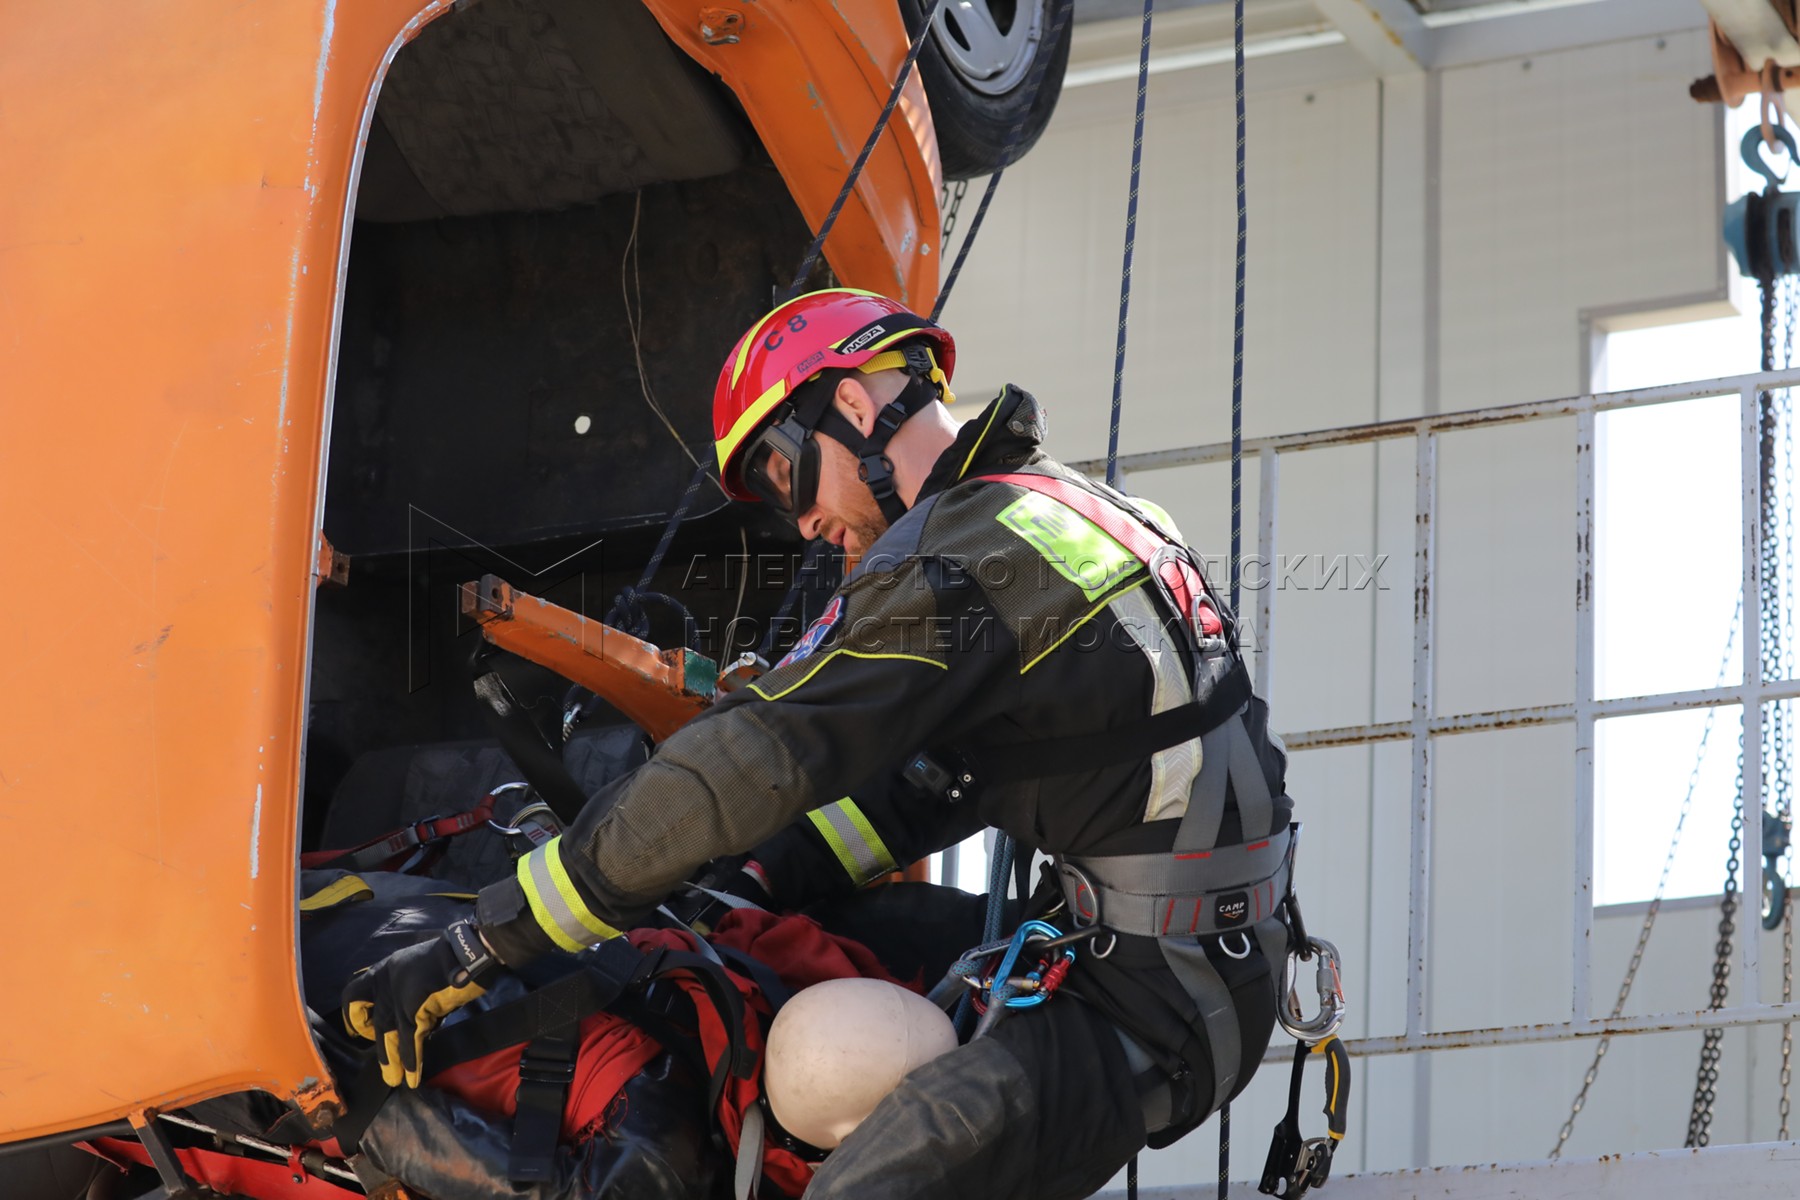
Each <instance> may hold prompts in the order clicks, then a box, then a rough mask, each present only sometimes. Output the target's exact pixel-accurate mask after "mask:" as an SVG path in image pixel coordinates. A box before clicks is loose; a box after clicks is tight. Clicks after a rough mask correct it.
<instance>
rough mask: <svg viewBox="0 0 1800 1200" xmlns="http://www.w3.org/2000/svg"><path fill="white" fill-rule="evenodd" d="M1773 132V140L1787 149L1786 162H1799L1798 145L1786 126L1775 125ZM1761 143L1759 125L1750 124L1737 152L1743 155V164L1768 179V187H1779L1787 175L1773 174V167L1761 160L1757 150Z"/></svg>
mask: <svg viewBox="0 0 1800 1200" xmlns="http://www.w3.org/2000/svg"><path fill="white" fill-rule="evenodd" d="M1774 134H1775V140H1776V141H1777V142H1779V143H1780V144H1781V146H1782V148H1783V149H1785V150H1786V151H1787V158H1788V164H1789V165H1790V166H1792V165H1793V164H1794V163H1796V162H1800V146H1796V145H1795V144H1794V135H1793V134H1791V133H1789V132H1788V130H1787V126H1785V125H1777V126H1775V130H1774ZM1762 144H1763V136H1762V127H1761V126H1760V125H1755V126H1752V127H1751V128H1749V129H1748V130H1746V131H1745V132H1744V140H1743V142H1742V144H1741V145H1740V146H1739V152H1740V153H1741V154H1742V155H1743V157H1744V165H1745V166H1746V167H1749V168H1750V169H1751V170H1752V171H1755V172H1756V173H1757V174H1758V175H1761V176H1762V177H1763V178H1764V179H1766V180H1768V181H1769V186H1770V187H1780V186H1781V185H1782V184H1783V183H1784V182H1786V180H1787V176H1785V175H1777V174H1775V168H1774V167H1771V166H1770V165H1769V164H1768V163H1767V162H1765V161H1763V156H1762V153H1761V151H1760V150H1759V147H1761V146H1762Z"/></svg>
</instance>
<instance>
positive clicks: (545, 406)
mask: <svg viewBox="0 0 1800 1200" xmlns="http://www.w3.org/2000/svg"><path fill="white" fill-rule="evenodd" d="M808 238H809V230H808V228H807V225H806V222H805V221H804V220H803V219H802V217H801V215H800V214H799V212H798V210H797V209H796V208H795V206H794V203H793V201H792V199H791V198H790V193H789V188H788V187H787V186H786V184H785V183H784V182H783V179H782V177H781V176H780V174H779V173H778V172H777V170H776V169H775V167H774V166H773V165H772V164H771V162H770V160H769V157H768V155H767V154H766V153H765V151H764V150H763V148H762V147H761V145H760V144H759V143H758V140H757V137H756V134H755V132H754V131H753V129H752V128H751V126H750V123H749V122H748V120H746V118H745V116H744V114H743V110H742V107H741V106H740V104H739V103H738V101H737V100H736V99H735V98H734V97H733V96H732V94H731V93H730V91H729V90H727V89H726V88H725V87H724V86H723V85H722V84H721V83H720V82H719V81H718V80H717V79H716V78H714V77H713V76H711V75H709V74H708V73H707V72H705V71H704V70H702V69H700V68H699V67H698V66H697V65H696V64H695V63H694V62H693V61H691V60H690V59H689V58H688V57H687V56H686V55H685V54H684V53H683V52H682V51H681V50H680V49H678V48H677V47H676V46H675V45H674V44H673V43H672V42H671V41H670V40H669V39H668V37H667V36H666V35H665V34H664V32H663V30H662V28H661V27H660V26H659V25H658V24H657V22H656V20H655V19H654V17H653V16H652V15H651V13H650V11H649V10H648V9H647V8H645V7H644V6H642V5H636V4H627V5H604V6H594V5H581V4H575V3H569V2H563V0H487V2H486V3H483V4H480V5H473V6H468V7H466V8H464V7H460V6H459V7H458V8H457V9H456V10H455V11H453V12H451V13H449V14H447V15H445V16H444V17H441V18H439V19H438V20H435V21H433V22H432V23H431V24H429V25H428V26H426V27H425V28H424V30H422V31H421V33H420V35H419V36H418V38H416V39H415V40H414V41H413V42H411V43H409V44H408V45H407V46H405V47H404V48H403V49H402V50H401V51H400V53H399V54H398V56H397V57H396V58H395V60H394V62H393V63H392V65H391V67H390V69H389V71H388V74H387V76H386V78H385V80H384V82H383V84H382V89H381V93H380V98H379V102H378V103H377V105H376V108H375V112H374V114H373V117H372V120H371V122H370V127H369V137H368V144H367V150H366V153H365V158H364V161H363V165H362V170H361V174H360V178H359V181H358V187H357V191H356V207H355V212H354V221H353V226H352V234H351V244H350V253H349V258H348V268H347V271H346V276H345V284H344V287H345V292H344V300H343V306H342V312H343V315H342V327H341V330H340V339H339V356H338V363H337V378H336V388H335V402H334V412H333V418H332V423H331V430H332V432H331V444H330V446H329V447H328V453H329V467H328V471H327V477H326V495H325V506H324V528H323V533H324V535H325V537H326V538H327V539H328V541H329V543H330V545H331V547H332V548H333V550H335V551H336V552H337V553H338V554H339V555H341V556H343V558H344V559H347V560H348V563H349V569H348V572H347V574H344V575H343V580H344V583H343V585H342V586H324V587H322V588H321V590H320V592H319V594H318V597H317V605H316V611H315V619H314V624H313V629H312V636H313V657H312V661H313V668H312V678H311V681H310V692H309V699H310V704H309V712H308V728H307V762H308V768H307V778H306V796H305V817H304V829H303V837H302V847H303V850H305V851H309V852H316V851H318V850H320V849H321V848H324V847H331V848H344V847H348V846H354V845H357V844H359V843H360V842H362V841H365V840H367V839H368V838H370V837H374V836H376V835H379V834H382V833H385V832H387V831H389V830H392V829H396V828H399V827H400V826H402V825H404V824H407V823H409V822H414V821H418V820H422V819H424V818H426V817H430V816H435V815H439V814H442V813H453V812H460V811H465V810H468V809H470V808H471V807H472V806H473V805H474V804H475V803H476V802H477V801H478V800H479V799H480V797H481V796H482V794H483V793H484V792H485V791H486V790H488V789H490V788H492V787H494V786H495V785H498V784H503V783H506V782H511V781H514V780H517V779H518V778H519V770H518V768H517V767H516V766H515V765H513V764H512V763H511V762H510V761H509V759H508V757H507V756H506V754H505V753H504V752H503V751H502V750H501V749H500V748H499V747H498V746H497V745H495V744H494V740H493V738H494V730H493V729H492V727H491V726H490V725H489V724H488V722H487V719H486V718H485V717H484V711H483V706H482V705H481V703H480V702H479V701H478V700H477V698H476V695H475V691H474V689H473V687H472V685H471V668H470V662H471V658H472V657H473V656H474V655H475V653H476V651H477V650H478V649H480V648H481V647H482V645H483V640H484V639H483V638H482V636H481V633H480V631H479V629H478V627H477V623H476V622H475V621H474V620H471V619H470V618H469V617H467V616H465V615H464V613H463V611H462V604H461V601H460V593H459V589H460V587H461V585H463V584H465V583H469V582H471V581H477V580H480V579H482V578H483V577H484V576H493V577H496V578H498V579H500V580H503V581H505V582H506V583H507V584H510V585H511V586H512V587H513V588H514V589H517V591H518V592H521V593H525V594H527V595H530V596H533V597H538V598H542V599H546V600H549V601H551V602H553V603H555V604H557V605H559V606H561V607H562V608H565V609H567V610H569V611H571V612H573V613H577V614H580V615H582V616H584V617H586V618H588V619H589V620H590V621H596V622H597V621H601V620H604V619H605V618H606V617H607V614H608V611H609V609H610V608H611V606H612V601H613V598H614V596H615V595H616V594H618V593H619V591H620V590H621V588H623V587H625V586H626V585H628V584H633V583H635V582H636V576H637V572H638V570H639V569H640V567H641V565H642V563H643V562H644V561H645V560H646V559H647V558H648V557H649V555H650V552H651V550H652V548H653V547H654V545H655V542H656V538H657V535H658V534H659V533H660V532H661V530H662V527H663V524H664V522H665V520H666V518H667V515H668V513H669V512H670V511H671V509H672V508H673V507H674V505H675V503H676V502H677V500H678V499H679V494H680V492H681V489H682V487H683V485H684V483H685V481H686V480H687V479H688V478H689V476H690V475H691V474H692V470H693V464H694V463H695V462H696V461H704V457H705V456H706V455H709V454H710V453H711V437H710V434H711V427H710V413H709V408H710V399H711V393H712V385H713V382H714V377H715V375H716V372H717V369H718V360H719V355H720V354H721V353H722V352H723V348H724V347H726V346H729V345H730V344H731V342H732V340H733V339H734V338H735V337H736V336H737V334H738V332H740V331H741V329H742V328H743V326H745V325H746V324H748V323H749V322H750V321H751V320H753V319H754V318H755V316H757V315H758V314H759V313H761V312H762V311H763V309H764V308H766V307H767V302H768V297H769V296H770V294H771V292H772V290H773V289H774V288H776V287H778V286H780V285H781V284H783V283H785V282H786V279H785V275H786V274H787V273H789V272H791V271H792V264H793V263H794V262H796V261H798V258H799V255H800V252H801V251H802V250H803V249H804V248H805V246H806V244H807V241H808ZM828 275H829V272H828V271H824V270H822V271H821V273H820V275H819V276H818V278H821V279H828ZM799 549H800V548H799V545H798V542H797V540H796V536H795V534H794V533H793V532H792V531H791V530H790V529H789V528H787V527H786V526H784V525H781V524H779V523H777V522H775V521H773V520H771V519H769V518H768V517H767V516H766V515H764V514H762V513H760V512H758V510H757V508H756V507H755V506H733V507H729V508H728V507H727V506H726V505H725V504H724V502H723V497H722V496H721V495H720V494H719V493H718V491H717V489H716V488H714V487H713V486H712V485H711V484H710V483H709V484H708V485H707V491H706V492H703V493H702V494H701V496H700V497H699V498H698V499H697V501H696V503H695V505H694V507H693V509H692V511H691V515H690V519H689V520H688V521H687V522H686V523H685V524H684V525H683V527H682V529H681V532H680V536H679V537H678V539H677V541H676V544H675V546H674V548H673V550H672V552H671V553H670V554H669V555H668V556H667V559H666V560H665V565H664V567H663V570H662V573H661V575H660V576H659V578H658V580H657V581H656V587H657V588H659V589H660V590H663V591H666V592H671V593H673V592H679V593H680V594H681V596H682V599H683V600H684V602H686V603H687V604H688V606H689V607H690V608H691V609H692V611H693V615H694V620H695V626H696V628H695V633H696V634H697V644H698V648H699V650H700V652H701V653H703V654H704V655H706V656H707V657H710V658H712V659H713V660H714V661H719V662H722V661H727V660H728V659H729V658H730V657H731V656H732V655H733V654H734V653H737V652H740V651H742V650H744V649H746V648H753V647H754V646H756V645H757V644H759V643H760V642H761V640H762V635H763V632H764V625H765V624H766V623H767V621H768V619H769V618H770V617H771V616H772V615H773V614H774V612H775V610H776V608H777V607H778V606H779V604H780V602H781V599H782V596H783V595H784V593H785V592H786V590H787V586H788V584H789V582H790V579H791V577H792V575H793V573H794V571H795V567H796V563H797V562H798V559H799ZM827 574H828V573H827ZM830 582H831V581H830V579H829V578H826V577H824V575H822V576H821V577H820V579H819V580H818V587H817V588H809V589H808V595H809V597H810V595H811V594H812V593H813V592H814V591H818V592H819V594H821V595H822V594H824V592H828V591H829V585H830ZM810 611H811V607H810V605H809V603H808V602H803V604H802V607H801V611H800V612H799V613H797V614H796V616H795V619H796V620H800V621H804V620H805V619H808V617H809V615H810ZM644 616H645V618H646V619H647V621H648V626H647V627H646V628H645V630H644V632H645V633H646V634H647V636H648V640H649V641H650V642H651V643H652V644H653V645H654V646H657V647H663V646H670V647H672V646H678V645H680V644H681V643H682V642H683V641H684V640H685V636H686V630H685V629H684V626H683V623H682V621H681V618H680V617H679V616H678V615H676V614H675V613H673V612H672V611H665V610H663V609H659V608H656V607H655V606H649V607H647V608H646V610H645V613H644ZM489 667H491V668H492V669H493V671H494V675H495V677H496V678H497V679H498V680H499V681H500V685H501V686H503V687H504V688H505V690H506V693H507V694H508V695H509V696H510V697H512V698H513V699H514V700H515V701H516V703H517V705H518V707H519V708H520V709H522V710H523V711H524V712H525V713H526V714H527V715H528V717H529V720H530V722H531V726H532V727H533V728H534V729H535V731H536V734H537V736H539V737H540V738H541V739H542V741H543V742H544V743H545V745H546V746H549V747H553V748H555V750H556V751H557V752H558V753H560V754H561V756H562V759H563V761H564V763H565V765H566V766H567V768H568V770H569V772H570V774H571V775H573V776H574V777H575V780H576V782H577V784H578V785H579V786H582V787H583V788H586V789H588V790H590V791H591V790H594V789H596V788H597V787H598V786H599V785H600V784H601V783H603V782H604V781H605V780H606V779H607V778H609V777H611V776H612V775H615V774H617V773H619V772H621V771H624V770H629V769H630V768H631V767H632V766H635V765H636V764H637V763H638V762H641V761H642V759H643V755H644V752H645V740H644V737H643V735H642V733H641V732H640V731H638V730H637V729H636V728H634V727H632V726H631V725H630V724H629V723H628V722H626V721H625V720H624V718H623V717H622V716H621V715H620V714H619V713H618V712H616V711H615V710H613V709H612V708H611V707H609V706H608V705H606V704H605V703H603V702H599V701H597V700H595V699H593V698H592V697H591V696H589V695H588V694H586V693H583V692H580V691H578V690H576V689H573V688H572V687H571V685H570V683H569V681H568V680H567V679H565V678H563V677H562V676H559V675H557V674H555V673H554V672H552V671H550V670H547V669H545V668H543V667H539V666H535V665H533V664H532V663H530V662H527V661H525V660H524V659H522V658H518V657H516V656H513V655H511V654H507V653H504V652H499V651H493V650H490V651H489V657H488V660H487V663H486V664H485V667H484V669H486V668H489ZM513 799H514V798H512V797H510V796H508V797H503V803H505V804H507V805H508V810H507V812H500V813H498V814H497V815H498V816H499V817H501V818H505V817H506V816H507V815H508V813H509V812H510V811H511V809H512V807H516V805H515V804H514V803H513ZM467 840H468V841H469V843H470V845H469V846H468V847H466V848H461V849H458V848H452V849H451V850H450V851H448V852H447V854H446V855H445V857H444V858H443V860H442V861H441V862H440V863H439V864H437V865H436V866H434V867H433V870H434V873H436V874H440V875H445V876H447V877H449V878H452V879H459V880H460V881H461V882H464V883H468V884H471V885H473V884H477V883H480V882H483V881H485V878H486V877H488V876H490V875H491V874H492V873H493V872H494V871H496V870H497V869H500V868H501V867H502V866H503V865H504V856H505V847H504V844H503V842H502V839H500V838H499V837H498V836H496V837H492V838H476V837H472V838H470V839H467Z"/></svg>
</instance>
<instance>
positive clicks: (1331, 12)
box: [1069, 0, 1706, 87]
mask: <svg viewBox="0 0 1800 1200" xmlns="http://www.w3.org/2000/svg"><path fill="white" fill-rule="evenodd" d="M1142 13H1143V4H1142V0H1075V20H1076V23H1077V24H1079V25H1082V26H1084V29H1083V33H1082V36H1081V37H1080V38H1078V39H1077V43H1076V47H1075V53H1074V55H1073V57H1072V58H1071V60H1070V63H1069V84H1070V85H1072V86H1077V87H1079V86H1081V85H1082V84H1084V83H1098V82H1103V81H1105V80H1108V79H1115V78H1124V77H1126V76H1129V75H1131V74H1133V73H1135V71H1136V66H1137V63H1136V57H1137V38H1138V30H1139V22H1140V20H1141V17H1142ZM1156 13H1157V17H1158V19H1157V21H1156V25H1155V29H1156V36H1155V40H1154V43H1153V46H1154V49H1153V52H1152V59H1151V69H1152V70H1153V71H1157V70H1172V69H1179V68H1183V67H1194V66H1203V65H1207V64H1209V63H1214V62H1226V61H1229V60H1230V58H1231V45H1232V4H1231V3H1230V0H1156ZM1705 22H1706V13H1705V10H1704V9H1702V8H1701V6H1700V3H1699V0H1247V2H1246V5H1245V12H1244V37H1245V55H1246V57H1250V58H1255V57H1262V56H1265V55H1270V54H1282V53H1292V52H1294V51H1299V50H1306V49H1313V48H1317V47H1322V46H1334V45H1348V46H1349V47H1351V48H1352V49H1353V50H1355V51H1356V52H1357V53H1358V54H1360V55H1361V56H1362V57H1363V58H1365V59H1366V60H1367V61H1368V62H1369V64H1370V66H1371V67H1372V68H1373V69H1374V70H1375V71H1376V72H1377V73H1378V74H1380V75H1383V76H1395V75H1407V74H1412V73H1415V72H1420V71H1425V70H1430V69H1435V68H1443V67H1454V66H1464V65H1467V64H1469V63H1475V62H1485V61H1491V60H1493V59H1498V58H1510V57H1515V56H1520V55H1530V54H1545V53H1550V52H1553V51H1556V50H1564V49H1569V48H1572V47H1575V46H1585V45H1592V44H1595V43H1598V42H1611V41H1619V40H1621V39H1624V38H1630V37H1647V36H1650V35H1653V34H1661V33H1673V32H1676V31H1679V30H1684V29H1697V28H1699V27H1701V26H1702V25H1704V24H1705ZM1121 72H1122V73H1121Z"/></svg>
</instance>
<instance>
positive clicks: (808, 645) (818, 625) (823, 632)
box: [775, 596, 844, 670]
mask: <svg viewBox="0 0 1800 1200" xmlns="http://www.w3.org/2000/svg"><path fill="white" fill-rule="evenodd" d="M843 615H844V598H843V597H842V596H833V597H832V598H831V603H830V604H827V605H826V606H825V611H824V612H822V613H820V614H819V619H818V620H816V621H814V622H813V623H812V624H811V625H808V626H807V627H806V632H805V633H803V634H801V635H800V640H799V641H797V642H795V643H794V648H793V649H792V650H789V651H788V652H787V654H786V655H784V656H783V657H782V659H781V661H780V662H778V663H776V664H775V669H776V670H779V669H780V668H782V667H785V666H787V665H788V664H789V663H797V662H801V661H803V660H805V659H808V658H811V657H812V656H813V654H814V652H815V651H817V650H818V648H819V647H820V646H822V645H824V644H825V639H826V638H828V637H830V636H831V631H832V630H833V629H835V628H836V627H837V623H838V620H839V619H840V618H841V617H843Z"/></svg>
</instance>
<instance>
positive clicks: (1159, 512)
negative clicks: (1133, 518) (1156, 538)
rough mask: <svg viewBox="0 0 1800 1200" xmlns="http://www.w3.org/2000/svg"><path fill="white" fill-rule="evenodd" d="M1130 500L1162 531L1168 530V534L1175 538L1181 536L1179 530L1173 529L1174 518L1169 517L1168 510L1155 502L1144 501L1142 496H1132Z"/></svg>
mask: <svg viewBox="0 0 1800 1200" xmlns="http://www.w3.org/2000/svg"><path fill="white" fill-rule="evenodd" d="M1131 499H1132V502H1133V503H1135V504H1136V505H1137V506H1138V507H1139V508H1141V509H1143V510H1144V511H1145V512H1147V513H1149V514H1150V515H1151V516H1152V517H1154V518H1155V519H1156V523H1157V524H1158V525H1161V526H1162V527H1163V528H1164V529H1166V530H1168V531H1169V532H1170V533H1172V534H1174V535H1176V536H1177V537H1179V536H1180V535H1181V530H1179V529H1177V528H1176V527H1175V518H1173V517H1171V516H1170V515H1169V510H1168V509H1166V508H1164V507H1163V506H1162V505H1160V504H1158V503H1157V502H1156V501H1154V500H1146V499H1144V498H1143V497H1142V496H1133V497H1132V498H1131Z"/></svg>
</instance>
